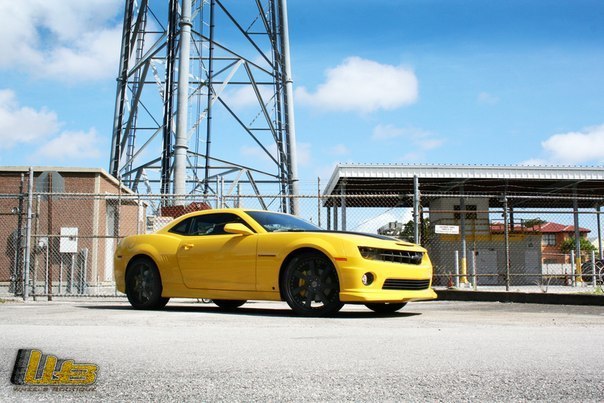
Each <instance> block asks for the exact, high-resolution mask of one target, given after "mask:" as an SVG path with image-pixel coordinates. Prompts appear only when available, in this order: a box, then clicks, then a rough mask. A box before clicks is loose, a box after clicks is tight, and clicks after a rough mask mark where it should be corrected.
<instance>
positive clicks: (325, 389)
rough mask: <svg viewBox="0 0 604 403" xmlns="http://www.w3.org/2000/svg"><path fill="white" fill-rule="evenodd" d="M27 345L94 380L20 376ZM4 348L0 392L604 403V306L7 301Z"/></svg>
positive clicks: (18, 396)
mask: <svg viewBox="0 0 604 403" xmlns="http://www.w3.org/2000/svg"><path fill="white" fill-rule="evenodd" d="M20 348H35V349H40V350H42V352H43V353H45V354H53V355H56V356H58V357H59V358H64V359H74V360H75V361H76V363H78V362H80V363H95V364H98V366H99V368H100V369H99V373H98V377H97V382H96V384H95V385H94V387H93V388H92V390H85V391H73V390H48V391H38V390H31V389H32V388H31V387H29V388H23V387H15V386H13V385H11V384H10V376H11V372H12V368H13V364H14V361H15V357H16V354H17V350H18V349H20ZM0 359H1V362H2V364H0V401H19V400H21V401H36V400H41V401H46V400H52V401H59V400H61V401H81V400H85V401H90V400H102V401H135V400H136V401H140V400H142V401H151V400H152V401H426V400H431V401H476V400H481V401H485V400H488V401H526V400H540V401H602V400H603V396H604V308H602V307H585V306H583V307H576V306H573V307H571V306H547V305H533V304H526V305H524V304H501V303H477V302H423V303H412V304H409V305H407V306H406V307H405V308H404V309H403V310H402V311H401V312H400V313H398V314H394V315H390V316H378V315H375V314H373V313H372V312H370V311H369V310H367V309H365V308H364V307H362V306H346V307H345V308H344V309H343V311H342V312H341V313H340V314H339V315H338V316H337V317H335V318H327V319H318V318H299V317H295V316H293V314H292V313H291V311H290V310H289V309H288V307H287V305H286V304H284V303H273V302H252V303H248V304H246V305H244V306H243V307H242V308H241V309H240V310H239V311H238V312H237V313H224V312H220V311H219V310H218V309H217V308H215V307H214V306H213V305H211V304H210V305H207V304H200V303H194V302H188V301H185V300H178V301H174V302H171V303H170V304H169V305H168V306H167V307H166V309H165V310H162V311H157V312H142V311H134V310H132V309H130V308H129V306H128V305H127V304H126V303H124V302H123V301H122V300H115V301H108V300H100V301H69V302H61V301H55V302H52V303H49V302H29V303H22V302H13V303H5V304H0Z"/></svg>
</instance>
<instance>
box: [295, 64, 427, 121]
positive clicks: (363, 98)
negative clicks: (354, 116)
mask: <svg viewBox="0 0 604 403" xmlns="http://www.w3.org/2000/svg"><path fill="white" fill-rule="evenodd" d="M326 76H327V77H326V81H325V82H324V83H322V84H320V85H319V86H318V87H317V90H316V91H315V92H309V91H308V90H307V89H306V88H304V87H300V88H298V89H297V91H296V98H297V100H298V101H300V102H301V103H303V104H307V105H311V106H313V107H316V108H323V109H329V110H336V111H352V112H361V113H369V112H374V111H376V110H380V109H385V110H392V109H397V108H400V107H401V106H405V105H409V104H412V103H414V102H415V101H416V100H417V97H418V81H417V77H416V76H415V73H414V72H413V71H412V70H411V69H409V68H407V67H403V66H392V65H388V64H380V63H378V62H375V61H372V60H366V59H361V58H360V57H349V58H347V59H345V60H344V62H343V63H342V64H340V65H338V66H336V67H334V68H332V69H328V70H327V72H326Z"/></svg>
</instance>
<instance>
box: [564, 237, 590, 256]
mask: <svg viewBox="0 0 604 403" xmlns="http://www.w3.org/2000/svg"><path fill="white" fill-rule="evenodd" d="M579 242H580V243H579V245H580V246H581V253H587V252H591V251H592V250H593V251H595V250H596V249H597V248H596V247H595V246H594V245H593V244H592V243H591V242H589V240H588V239H587V238H579ZM571 250H575V238H574V237H571V238H566V239H565V240H564V241H562V243H561V244H560V251H561V252H562V253H570V251H571Z"/></svg>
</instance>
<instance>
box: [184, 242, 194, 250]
mask: <svg viewBox="0 0 604 403" xmlns="http://www.w3.org/2000/svg"><path fill="white" fill-rule="evenodd" d="M193 246H194V245H193V244H192V243H186V244H184V245H183V246H182V248H183V249H184V250H189V249H191V248H192V247H193Z"/></svg>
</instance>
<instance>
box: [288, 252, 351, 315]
mask: <svg viewBox="0 0 604 403" xmlns="http://www.w3.org/2000/svg"><path fill="white" fill-rule="evenodd" d="M281 289H282V292H283V297H284V298H285V301H286V302H287V304H288V305H289V306H290V308H291V309H292V310H293V311H294V312H295V313H297V314H298V315H302V316H330V315H333V314H335V313H336V312H338V311H339V310H340V309H341V308H342V306H343V304H342V303H341V302H340V283H339V281H338V273H337V272H336V269H335V267H334V266H333V264H332V263H331V261H330V260H329V259H328V258H327V257H326V256H325V255H323V254H321V253H318V252H307V253H304V254H301V255H299V256H296V257H295V258H293V259H292V261H291V262H289V264H288V265H287V267H286V268H285V272H284V274H283V277H282V281H281Z"/></svg>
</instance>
